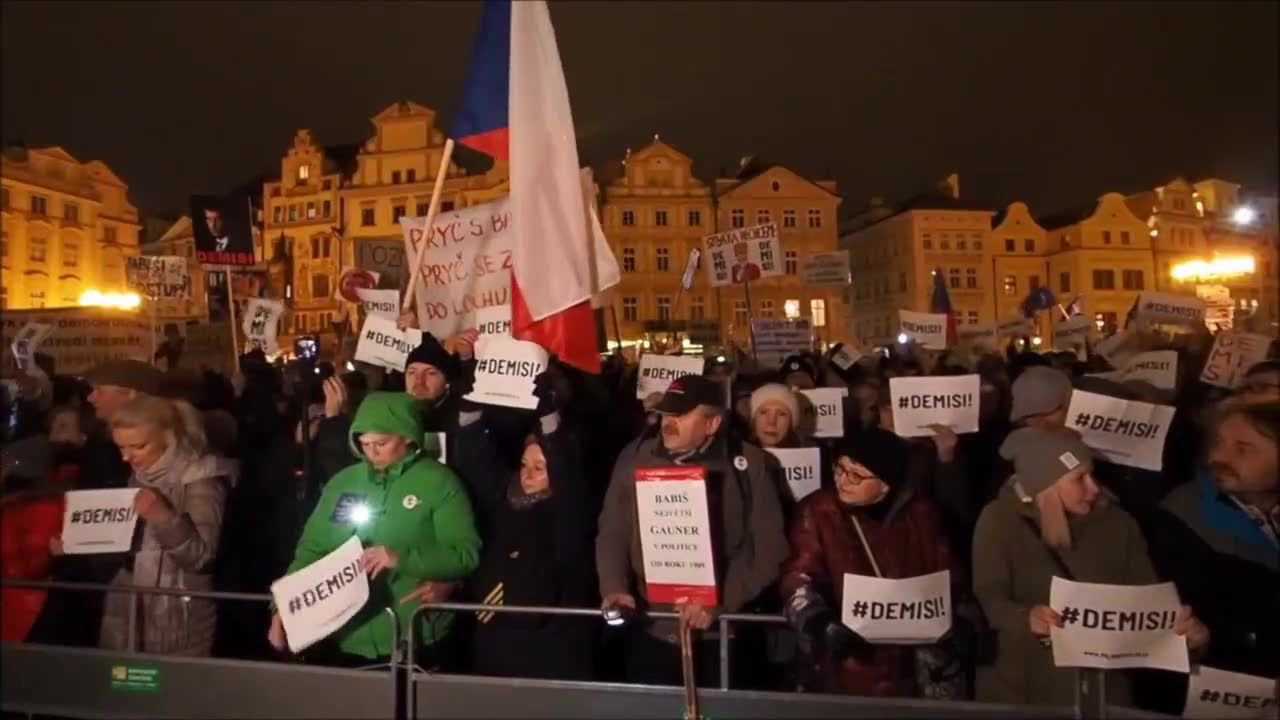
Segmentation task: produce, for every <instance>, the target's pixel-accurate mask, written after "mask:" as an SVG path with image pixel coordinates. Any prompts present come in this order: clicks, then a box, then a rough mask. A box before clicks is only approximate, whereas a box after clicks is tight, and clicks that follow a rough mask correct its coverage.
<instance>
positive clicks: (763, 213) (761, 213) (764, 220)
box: [756, 209, 773, 225]
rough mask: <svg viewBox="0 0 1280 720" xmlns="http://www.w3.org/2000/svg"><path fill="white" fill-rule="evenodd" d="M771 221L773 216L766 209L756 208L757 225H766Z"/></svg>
mask: <svg viewBox="0 0 1280 720" xmlns="http://www.w3.org/2000/svg"><path fill="white" fill-rule="evenodd" d="M771 222H773V216H772V215H770V214H769V211H768V210H764V209H760V210H756V224H757V225H767V224H769V223H771Z"/></svg>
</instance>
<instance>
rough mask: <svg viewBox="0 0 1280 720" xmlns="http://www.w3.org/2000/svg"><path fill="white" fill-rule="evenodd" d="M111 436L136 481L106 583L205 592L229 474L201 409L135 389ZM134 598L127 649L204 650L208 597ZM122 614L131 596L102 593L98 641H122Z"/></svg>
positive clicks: (118, 645)
mask: <svg viewBox="0 0 1280 720" xmlns="http://www.w3.org/2000/svg"><path fill="white" fill-rule="evenodd" d="M111 437H112V439H113V440H114V441H115V444H116V445H117V446H118V447H119V448H120V454H121V455H122V456H123V457H124V460H125V462H127V463H128V464H129V466H130V468H131V471H132V472H131V474H130V477H129V486H130V487H136V488H139V490H138V494H137V496H136V497H135V498H134V501H133V506H134V509H135V510H136V511H137V513H138V531H137V532H136V533H135V535H134V545H133V549H132V551H131V552H130V553H129V557H128V559H127V560H126V561H125V567H124V568H123V569H122V570H120V572H118V573H117V574H116V576H115V579H114V580H113V581H112V584H113V585H143V586H147V587H158V588H169V589H182V590H197V591H200V590H212V589H213V575H212V568H213V560H214V556H215V554H216V552H217V548H218V537H219V533H220V532H221V529H222V511H223V505H224V502H225V498H226V485H227V483H228V482H229V478H225V477H223V476H221V474H220V472H219V470H218V469H217V468H218V467H219V464H218V463H217V462H216V460H215V459H214V457H213V456H211V455H209V454H208V453H207V452H206V450H205V447H206V446H205V437H204V429H203V427H202V426H201V424H200V416H199V414H198V413H197V411H196V410H195V408H193V407H191V406H190V405H188V404H187V403H185V402H181V401H172V400H166V399H163V398H157V397H152V396H149V395H140V396H138V397H136V398H134V399H132V400H130V401H129V402H128V403H126V404H125V405H124V407H122V408H121V409H120V410H119V412H117V413H116V414H115V415H114V416H113V417H112V418H111ZM55 542H56V541H55ZM56 544H58V545H60V543H56ZM58 549H60V547H59V548H58ZM137 603H138V609H137V621H136V622H135V623H134V628H135V630H134V632H135V637H134V642H133V644H132V646H133V648H134V649H136V650H138V651H141V652H149V653H161V654H169V655H196V656H199V655H208V654H209V653H210V650H212V647H213V632H214V624H215V621H216V612H215V606H214V603H213V601H210V600H196V599H191V598H184V597H181V596H177V595H139V596H138V599H137ZM129 612H130V596H129V594H127V593H111V594H108V595H107V600H106V605H105V607H104V609H103V617H102V634H101V637H100V641H99V645H100V646H101V647H102V648H104V649H107V650H122V649H126V648H128V647H129V646H130V641H129V640H130V639H129Z"/></svg>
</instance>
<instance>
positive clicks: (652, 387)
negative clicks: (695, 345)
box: [636, 353, 704, 400]
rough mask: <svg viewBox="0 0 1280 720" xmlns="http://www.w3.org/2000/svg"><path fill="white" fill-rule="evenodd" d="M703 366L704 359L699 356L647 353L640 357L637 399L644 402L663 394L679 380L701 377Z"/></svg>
mask: <svg viewBox="0 0 1280 720" xmlns="http://www.w3.org/2000/svg"><path fill="white" fill-rule="evenodd" d="M703 364H704V362H703V359H702V358H700V357H697V356H690V355H659V354H657V353H645V354H644V355H641V356H640V371H639V374H638V375H637V377H636V397H637V398H640V399H641V400H643V399H645V398H647V397H649V396H650V395H652V394H653V393H658V394H662V393H664V392H666V391H667V386H669V385H671V383H672V381H674V380H676V379H677V378H682V377H684V376H685V375H701V374H702V366H703Z"/></svg>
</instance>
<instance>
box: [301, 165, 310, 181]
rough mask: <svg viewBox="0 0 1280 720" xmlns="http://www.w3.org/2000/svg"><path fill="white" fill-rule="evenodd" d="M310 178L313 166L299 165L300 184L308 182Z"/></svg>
mask: <svg viewBox="0 0 1280 720" xmlns="http://www.w3.org/2000/svg"><path fill="white" fill-rule="evenodd" d="M310 178H311V166H310V165H299V166H298V182H306V181H307V180H309V179H310Z"/></svg>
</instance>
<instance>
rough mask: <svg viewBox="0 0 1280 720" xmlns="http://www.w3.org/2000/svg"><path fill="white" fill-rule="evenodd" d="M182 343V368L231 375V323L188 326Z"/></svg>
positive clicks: (232, 367)
mask: <svg viewBox="0 0 1280 720" xmlns="http://www.w3.org/2000/svg"><path fill="white" fill-rule="evenodd" d="M185 332H186V335H185V338H186V339H185V340H183V342H182V366H183V367H189V368H195V369H197V370H199V369H206V368H207V369H209V370H214V371H217V372H221V373H226V374H227V375H231V374H232V371H233V369H235V368H234V366H233V364H232V358H231V327H230V322H229V321H224V322H218V323H199V324H196V325H187V326H186V328H185Z"/></svg>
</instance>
